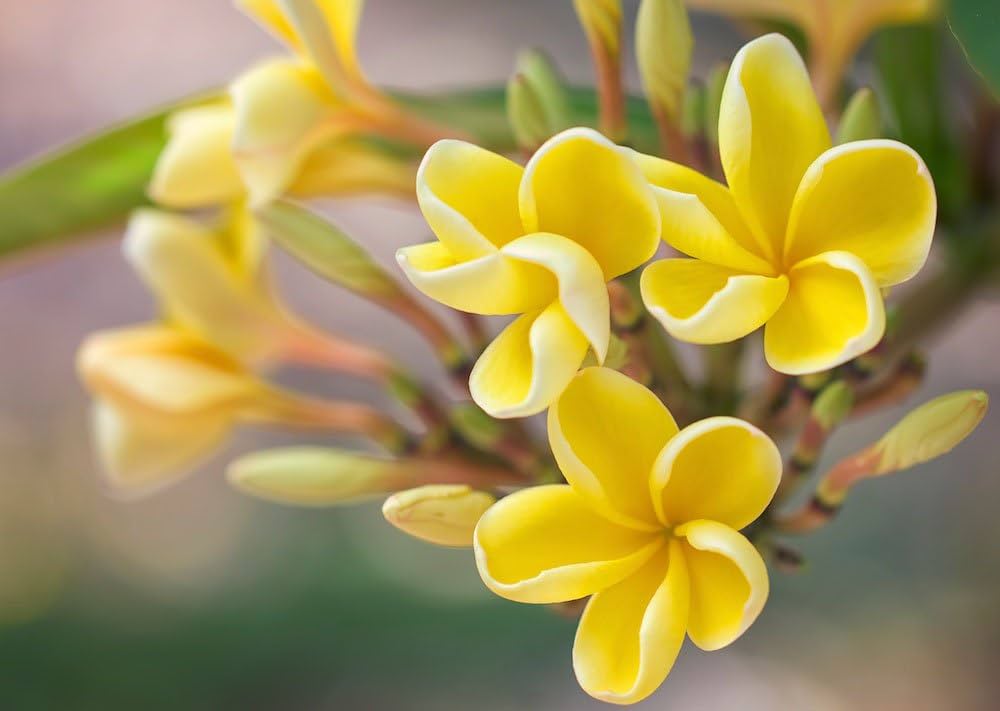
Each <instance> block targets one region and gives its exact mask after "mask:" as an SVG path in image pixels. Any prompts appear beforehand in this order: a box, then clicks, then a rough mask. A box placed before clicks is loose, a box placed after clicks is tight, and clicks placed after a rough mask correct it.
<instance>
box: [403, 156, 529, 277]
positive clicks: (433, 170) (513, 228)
mask: <svg viewBox="0 0 1000 711" xmlns="http://www.w3.org/2000/svg"><path fill="white" fill-rule="evenodd" d="M523 173H524V169H523V168H522V167H521V166H519V165H518V164H517V163H514V162H513V161H511V160H509V159H507V158H504V157H503V156H501V155H497V154H496V153H493V152H491V151H488V150H486V149H484V148H480V147H478V146H475V145H473V144H471V143H466V142H465V141H455V140H444V141H438V142H437V143H435V144H434V145H433V146H431V147H430V149H429V150H428V151H427V153H426V155H424V159H423V161H422V162H421V164H420V169H419V170H418V171H417V202H418V203H419V204H420V210H421V211H422V212H423V214H424V219H426V220H427V224H429V225H430V227H431V229H432V230H433V231H434V234H435V235H436V236H437V238H438V239H439V240H441V242H442V243H443V244H445V245H446V246H447V247H448V249H449V251H450V252H451V253H452V254H453V255H454V256H455V259H457V260H459V261H463V260H467V259H474V258H476V257H481V256H484V255H486V254H491V253H493V252H494V251H495V250H496V248H497V247H502V246H503V245H505V244H507V243H508V242H510V241H511V240H513V239H515V238H517V237H520V236H521V235H523V234H525V233H526V230H524V228H523V226H522V224H521V218H520V216H519V215H518V208H517V193H518V186H519V185H520V182H521V176H522V175H523ZM527 231H528V232H531V231H535V230H527Z"/></svg>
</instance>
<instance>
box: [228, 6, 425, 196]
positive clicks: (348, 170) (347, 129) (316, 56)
mask: <svg viewBox="0 0 1000 711" xmlns="http://www.w3.org/2000/svg"><path fill="white" fill-rule="evenodd" d="M239 5H240V6H241V7H242V8H243V9H244V10H245V11H246V12H248V13H249V14H250V15H252V16H253V17H254V18H256V19H257V20H258V21H259V22H261V24H263V25H264V26H265V27H267V28H268V29H270V30H271V31H272V32H273V33H274V34H275V35H277V36H278V37H279V38H280V39H281V40H283V41H284V42H285V43H286V44H288V45H289V46H290V47H291V49H292V50H293V51H294V52H295V56H294V57H291V58H276V59H271V60H266V61H264V62H262V63H260V64H258V65H257V66H255V67H253V68H251V69H250V70H249V71H247V72H246V73H244V74H243V75H241V76H240V77H238V78H237V79H236V80H235V81H234V82H233V84H232V85H231V87H230V95H231V98H232V103H233V109H234V111H235V124H234V128H233V150H234V154H235V158H236V163H237V166H238V168H239V172H240V174H241V176H242V179H243V182H244V184H245V185H246V187H247V189H248V191H249V194H250V199H251V202H252V203H253V204H254V205H260V204H262V203H266V202H268V201H269V200H271V199H273V198H275V197H277V196H279V195H281V194H283V193H285V192H287V191H289V190H292V189H293V188H294V187H297V188H298V190H299V191H300V192H301V191H305V192H321V193H327V192H330V191H331V189H330V186H331V184H332V185H334V186H338V185H341V184H343V183H347V184H354V183H358V182H362V181H361V180H360V179H359V175H360V176H366V177H367V178H368V179H372V178H377V179H378V180H379V181H386V182H387V183H389V184H390V185H393V186H401V185H404V184H405V185H406V186H407V188H410V187H411V186H412V183H411V182H409V181H408V180H404V179H403V175H402V174H400V171H401V170H404V169H405V168H406V166H408V163H406V162H403V161H397V160H395V159H393V158H391V157H390V156H388V155H386V154H378V153H376V152H373V151H372V150H371V149H367V150H364V149H363V148H364V144H362V143H358V142H357V141H356V140H355V141H354V142H353V143H347V144H345V143H344V142H345V141H348V140H354V139H357V137H358V136H361V135H378V136H383V137H387V138H393V139H399V140H402V141H405V142H409V143H413V144H415V145H416V146H418V147H423V146H426V145H428V144H429V143H431V142H432V141H433V140H435V139H437V138H439V137H440V132H439V131H438V129H437V128H436V127H434V126H430V125H428V124H426V123H425V122H423V121H422V120H420V119H419V118H417V117H415V116H412V115H410V114H408V113H406V112H405V111H403V110H402V109H401V108H400V107H399V106H398V105H397V104H395V103H394V102H393V101H392V100H390V99H389V98H388V97H387V96H386V95H384V94H383V93H381V92H379V91H378V90H377V89H375V88H374V87H372V86H371V85H370V84H369V83H368V81H367V80H366V79H365V77H364V74H363V73H362V71H361V68H360V65H359V63H358V59H357V52H356V49H357V48H356V35H357V29H358V22H359V20H360V16H361V10H362V6H363V3H362V2H360V1H359V0H288V1H286V2H278V1H277V0H240V2H239ZM359 169H360V170H359ZM297 181H302V182H301V183H300V184H299V185H297V186H296V183H297Z"/></svg>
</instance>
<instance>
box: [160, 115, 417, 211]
mask: <svg viewBox="0 0 1000 711" xmlns="http://www.w3.org/2000/svg"><path fill="white" fill-rule="evenodd" d="M235 131H236V112H235V110H234V108H233V106H232V103H231V102H229V101H225V102H214V103H210V104H205V105H201V106H195V107H192V108H187V109H181V110H179V111H176V112H174V113H173V114H171V115H170V117H169V118H168V120H167V134H168V137H167V143H166V145H165V146H164V148H163V150H162V151H161V152H160V155H159V157H158V158H157V161H156V168H155V170H154V172H153V177H152V180H151V181H150V185H149V196H150V197H151V198H152V199H153V200H154V201H155V202H157V203H158V204H160V205H163V206H164V207H170V208H175V209H180V210H185V209H190V208H201V207H211V206H215V205H227V204H234V203H239V202H242V201H244V200H245V198H246V195H247V187H245V186H244V177H243V176H241V175H240V166H239V165H237V160H236V156H235V155H234V154H233V141H234V140H235ZM276 160H277V159H276ZM281 160H282V161H283V160H284V158H283V157H282V158H281ZM253 165H259V164H258V163H253V162H251V166H253ZM286 168H287V170H291V171H292V172H291V173H287V172H285V173H281V174H280V175H278V176H277V177H276V179H277V180H278V182H279V183H280V189H277V188H276V189H277V190H278V192H279V193H280V192H285V193H287V194H289V195H291V196H294V197H300V198H309V197H317V196H323V195H351V194H356V193H362V192H386V193H390V194H395V195H405V196H409V195H412V194H413V175H414V173H415V171H416V166H415V161H413V160H410V159H408V158H405V157H401V156H394V155H391V154H390V153H388V152H386V151H384V150H381V149H380V148H378V147H376V146H374V145H372V144H371V143H369V142H366V141H365V140H364V139H363V138H359V137H343V138H340V139H337V140H327V141H325V142H323V143H322V144H321V145H318V146H317V147H316V148H314V149H313V150H311V151H308V152H307V155H305V156H304V157H303V160H302V161H301V162H299V163H297V164H295V165H294V166H285V164H284V163H282V164H281V165H280V166H279V172H280V171H281V170H286ZM251 170H252V168H251ZM263 170H265V171H266V170H268V166H267V165H265V166H264V167H263ZM266 177H267V176H266V175H265V179H266ZM286 183H287V184H286ZM269 196H270V197H273V195H270V194H269ZM258 197H259V196H258ZM260 199H261V200H263V198H260Z"/></svg>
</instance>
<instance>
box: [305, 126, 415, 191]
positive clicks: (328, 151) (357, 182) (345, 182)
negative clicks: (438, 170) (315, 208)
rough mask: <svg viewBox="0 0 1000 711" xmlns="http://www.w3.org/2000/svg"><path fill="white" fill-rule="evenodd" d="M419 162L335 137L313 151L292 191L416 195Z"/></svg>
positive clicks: (307, 158)
mask: <svg viewBox="0 0 1000 711" xmlns="http://www.w3.org/2000/svg"><path fill="white" fill-rule="evenodd" d="M415 173H416V165H415V163H414V162H412V161H410V160H408V159H401V158H397V157H395V156H392V155H390V154H389V153H387V152H382V151H380V150H378V149H377V148H373V147H371V146H368V145H365V144H363V143H361V142H357V141H351V140H345V139H333V140H331V141H327V142H326V143H324V144H323V145H321V146H319V147H318V148H316V150H314V151H312V152H311V153H310V154H309V155H308V156H307V157H306V159H305V161H304V162H303V164H302V166H301V168H300V170H299V174H298V176H297V177H296V178H295V181H294V182H293V183H292V185H291V187H290V188H289V192H290V193H291V194H293V195H296V196H301V197H326V196H330V195H355V194H358V193H370V192H378V193H389V194H394V195H399V196H401V197H406V198H410V199H412V198H413V181H414V175H415Z"/></svg>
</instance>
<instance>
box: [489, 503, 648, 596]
mask: <svg viewBox="0 0 1000 711" xmlns="http://www.w3.org/2000/svg"><path fill="white" fill-rule="evenodd" d="M664 544H665V539H664V538H663V537H662V536H658V535H656V534H649V533H642V532H639V531H635V530H632V529H628V528H625V527H623V526H619V525H617V524H614V523H611V522H610V521H608V520H607V519H605V518H603V517H602V516H600V515H598V514H597V513H595V512H594V511H593V510H592V509H591V508H590V507H589V506H588V505H587V504H586V502H585V501H584V499H583V498H582V497H580V496H579V495H578V494H577V493H576V492H575V491H573V489H572V488H570V487H569V486H567V485H564V484H556V485H550V486H538V487H532V488H528V489H522V490H521V491H519V492H517V493H515V494H511V495H510V496H507V497H506V498H504V499H501V500H500V501H499V502H498V503H496V504H495V505H494V506H492V507H491V508H490V509H489V510H488V511H487V512H486V513H485V514H483V516H482V518H480V520H479V524H478V525H477V526H476V532H475V536H474V542H473V546H474V549H475V553H476V565H477V567H478V568H479V574H480V576H481V577H482V579H483V581H484V582H485V583H486V585H487V586H488V587H489V588H490V589H491V590H492V591H493V592H495V593H497V594H498V595H501V596H502V597H505V598H508V599H510V600H516V601H518V602H531V603H550V602H564V601H567V600H576V599H578V598H581V597H585V596H587V595H591V594H593V593H596V592H599V591H601V590H604V589H606V588H609V587H611V586H612V585H614V584H616V583H618V582H620V581H622V580H624V579H625V578H626V577H627V576H629V575H630V574H631V573H633V572H635V571H636V570H637V569H639V567H640V566H642V565H643V563H645V562H646V561H647V560H649V559H650V557H651V556H652V555H654V554H655V553H656V551H657V550H658V549H659V548H661V547H663V546H664Z"/></svg>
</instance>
